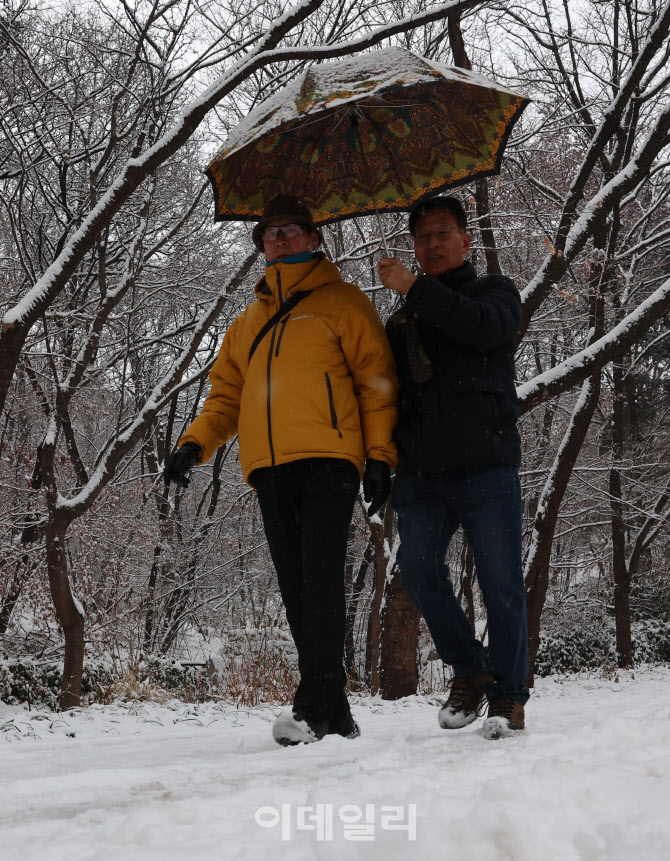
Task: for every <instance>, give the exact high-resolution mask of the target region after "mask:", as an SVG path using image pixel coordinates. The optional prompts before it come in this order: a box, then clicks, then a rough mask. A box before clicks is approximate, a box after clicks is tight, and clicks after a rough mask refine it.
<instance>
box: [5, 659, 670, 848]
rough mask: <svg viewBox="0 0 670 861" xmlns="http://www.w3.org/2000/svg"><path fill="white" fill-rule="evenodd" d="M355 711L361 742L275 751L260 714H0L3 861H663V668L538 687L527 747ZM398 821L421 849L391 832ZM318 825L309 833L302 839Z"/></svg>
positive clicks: (666, 689)
mask: <svg viewBox="0 0 670 861" xmlns="http://www.w3.org/2000/svg"><path fill="white" fill-rule="evenodd" d="M353 710H354V713H355V715H356V717H357V718H358V720H359V722H360V724H361V728H362V732H363V735H362V737H361V738H359V739H356V740H354V741H348V740H345V739H341V738H335V737H328V738H326V739H325V740H324V741H322V742H320V743H319V744H314V745H310V746H300V747H298V748H288V749H284V748H279V747H277V746H276V745H275V744H274V743H273V742H272V739H271V721H272V719H273V717H274V710H272V709H270V708H258V709H253V710H247V711H236V710H235V709H234V708H231V707H230V706H223V705H210V704H206V705H203V706H197V707H195V706H185V705H183V704H176V703H175V704H173V705H172V706H171V707H166V706H158V705H153V704H146V703H141V704H138V703H136V704H126V705H117V706H108V707H102V706H100V707H93V708H91V709H88V710H86V711H84V712H81V713H77V714H71V713H68V714H67V715H65V716H53V715H45V714H44V713H43V714H42V715H40V714H39V713H35V712H34V711H33V712H27V711H25V710H23V709H19V708H12V707H9V706H4V705H2V704H0V728H2V725H3V720H4V721H5V722H7V721H13V723H9V724H7V723H5V732H0V859H2V861H32V859H35V861H37V859H39V861H50V859H58V861H65V859H68V861H80V859H81V861H92V859H100V861H106V859H114V861H116V859H119V861H120V859H123V861H135V859H137V861H139V859H141V861H152V859H156V861H158V859H160V861H176V859H179V861H191V859H202V861H210V859H211V861H214V859H216V861H233V859H244V861H255V859H259V861H260V859H263V861H267V859H272V861H284V859H291V861H303V859H305V861H313V859H317V861H335V859H338V861H339V859H342V858H344V857H346V858H347V859H375V861H377V859H379V861H381V859H383V861H394V859H406V858H407V859H409V858H412V857H422V858H426V859H428V858H432V859H435V858H440V859H452V858H453V859H461V858H468V859H473V861H488V859H491V861H503V859H513V861H522V859H528V861H538V859H543V861H544V859H549V861H554V859H589V861H590V859H603V861H604V859H607V861H630V859H645V861H656V859H658V861H661V859H666V858H668V857H670V845H669V844H670V670H661V669H653V670H646V671H644V672H636V673H635V674H634V675H631V674H622V676H621V678H620V681H619V682H616V681H612V680H604V679H602V678H581V679H576V678H571V679H564V680H551V679H541V680H539V682H538V685H537V687H536V691H535V693H534V695H533V697H532V699H531V702H530V703H529V707H528V709H527V723H528V729H527V730H526V732H525V733H524V734H523V735H521V736H520V737H518V738H514V739H505V740H500V741H497V742H491V741H486V740H484V738H483V737H482V736H481V733H480V732H479V727H480V725H481V722H477V723H476V724H474V725H473V726H471V727H468V728H466V729H464V730H459V731H451V732H447V731H444V730H440V729H439V727H438V724H437V711H436V707H435V705H434V704H431V702H429V700H427V699H426V698H411V699H408V700H403V701H401V702H398V703H389V702H384V703H382V702H381V701H379V700H370V699H367V700H365V699H361V700H359V701H357V702H355V703H354V709H353ZM42 718H47V719H42ZM52 719H53V720H52ZM33 732H34V733H35V734H36V736H33V735H31V733H33ZM73 733H74V735H72V734H73ZM7 742H9V743H7ZM287 805H288V806H287ZM366 805H369V807H368V808H367V813H368V814H369V816H370V817H372V818H373V819H374V821H373V823H372V826H371V828H370V831H371V833H370V834H368V837H370V838H371V839H368V840H365V841H361V840H351V839H349V840H347V839H346V836H348V837H349V838H351V837H352V836H360V835H354V833H353V831H352V826H351V825H345V823H344V822H343V821H342V819H341V818H340V813H342V815H343V816H347V815H350V816H355V815H356V809H355V808H359V809H360V811H361V814H362V819H361V820H360V822H364V821H365V814H366ZM408 805H416V840H415V841H412V840H410V839H409V838H410V836H411V835H410V833H408V831H407V830H390V829H389V828H388V825H389V824H391V823H390V819H389V815H390V814H391V812H392V811H391V810H390V808H391V807H402V808H403V810H402V814H403V815H404V816H405V817H406V816H407V814H408V811H409V807H408ZM263 807H265V808H275V809H276V811H277V814H276V815H275V814H273V813H272V811H269V810H265V811H263V812H262V813H261V814H259V816H260V818H261V820H263V821H265V823H266V825H268V824H269V823H271V822H272V821H273V818H275V819H279V818H280V817H281V816H282V814H283V819H282V822H283V825H282V822H280V823H278V824H277V825H275V826H274V827H261V825H259V824H257V822H256V813H257V811H258V810H259V808H263ZM317 811H318V813H319V814H323V816H324V819H323V825H322V828H323V830H322V831H321V833H317V831H315V830H304V829H297V828H296V825H297V822H298V820H299V819H302V820H303V821H304V822H306V823H307V824H309V822H310V821H312V820H313V817H314V815H315V813H316V812H317ZM382 818H383V821H382ZM330 822H332V833H331V831H330V827H329V823H330ZM312 824H314V823H313V822H312ZM359 824H360V823H359ZM382 826H385V827H382ZM282 828H283V829H284V836H285V837H287V836H289V835H288V830H289V829H290V837H289V839H284V840H283V839H282ZM345 831H348V833H347V834H345ZM419 853H420V854H419Z"/></svg>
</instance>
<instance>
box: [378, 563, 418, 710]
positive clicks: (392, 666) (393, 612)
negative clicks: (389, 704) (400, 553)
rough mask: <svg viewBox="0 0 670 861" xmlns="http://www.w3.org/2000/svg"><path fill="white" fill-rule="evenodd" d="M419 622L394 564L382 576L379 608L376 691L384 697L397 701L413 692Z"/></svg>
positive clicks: (415, 675) (415, 677)
mask: <svg viewBox="0 0 670 861" xmlns="http://www.w3.org/2000/svg"><path fill="white" fill-rule="evenodd" d="M420 621H421V615H420V613H419V611H418V609H417V608H416V606H415V605H414V603H413V602H412V599H411V598H410V597H409V595H408V594H407V591H406V590H405V587H404V586H403V585H402V582H401V580H400V572H399V571H398V569H397V568H396V567H395V566H394V568H393V571H392V572H391V574H390V575H387V576H386V578H385V582H384V603H383V606H382V610H381V662H380V666H379V690H380V693H381V695H382V699H384V700H399V699H400V698H401V697H409V696H412V695H413V694H415V693H416V691H417V687H418V684H419V670H418V666H417V659H416V652H417V646H418V643H419V623H420Z"/></svg>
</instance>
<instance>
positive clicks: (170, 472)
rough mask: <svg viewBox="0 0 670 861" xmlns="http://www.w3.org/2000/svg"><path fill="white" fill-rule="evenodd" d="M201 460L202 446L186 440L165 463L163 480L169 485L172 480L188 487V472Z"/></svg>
mask: <svg viewBox="0 0 670 861" xmlns="http://www.w3.org/2000/svg"><path fill="white" fill-rule="evenodd" d="M199 460H200V446H199V445H198V444H197V443H195V442H185V443H184V445H183V446H182V447H181V448H178V449H177V450H176V451H173V452H172V454H171V455H170V457H169V458H168V459H167V461H166V463H165V470H164V471H163V481H164V482H165V483H166V484H167V485H169V484H170V482H171V481H174V483H175V484H178V485H180V486H181V487H188V483H189V477H188V473H189V472H190V471H191V470H192V469H193V467H194V466H195V465H196V463H197V462H198V461H199Z"/></svg>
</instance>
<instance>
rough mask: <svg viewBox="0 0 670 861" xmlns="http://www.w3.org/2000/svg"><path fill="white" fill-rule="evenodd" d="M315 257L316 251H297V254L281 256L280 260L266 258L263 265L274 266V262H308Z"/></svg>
mask: <svg viewBox="0 0 670 861" xmlns="http://www.w3.org/2000/svg"><path fill="white" fill-rule="evenodd" d="M315 257H316V251H299V252H298V253H297V254H291V256H290V257H283V258H282V259H281V260H266V261H265V266H266V267H268V266H274V265H275V263H309V261H310V260H314V258H315Z"/></svg>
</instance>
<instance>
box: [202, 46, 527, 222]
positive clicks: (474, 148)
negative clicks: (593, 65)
mask: <svg viewBox="0 0 670 861" xmlns="http://www.w3.org/2000/svg"><path fill="white" fill-rule="evenodd" d="M528 101H529V100H528V99H526V98H525V97H524V96H521V95H519V94H517V93H513V92H511V91H508V90H504V89H502V88H501V87H500V86H498V84H496V83H494V82H493V81H490V80H488V79H487V78H483V77H481V76H480V75H476V74H474V73H473V72H469V71H465V70H464V69H457V68H450V67H447V66H442V65H440V64H439V63H434V62H433V61H432V60H428V59H425V58H424V57H419V56H417V55H416V54H413V53H411V52H410V51H406V50H404V49H403V48H385V49H384V50H381V51H375V52H372V53H368V54H363V55H360V56H358V57H356V58H350V59H346V60H341V61H338V62H334V63H324V64H321V65H317V66H312V67H310V68H309V69H308V70H307V71H306V72H304V73H303V74H302V75H300V76H299V77H298V78H296V79H295V80H294V81H293V82H291V83H290V84H289V85H288V86H286V87H285V88H284V89H283V90H281V91H279V92H277V93H275V94H274V95H273V96H271V97H270V98H268V99H266V100H265V101H264V102H262V104H260V105H258V107H256V108H254V110H252V111H251V112H250V113H249V114H248V115H247V117H245V119H244V120H243V121H242V122H241V123H240V124H239V125H238V126H237V127H236V128H235V129H234V130H233V132H232V133H231V134H230V135H229V137H228V140H227V142H226V146H225V147H224V149H223V150H222V151H221V152H220V153H219V154H218V155H217V156H216V157H215V158H214V159H213V160H212V162H211V163H210V165H209V167H208V168H207V175H208V176H209V178H210V180H211V182H212V185H213V188H214V195H215V204H216V220H217V221H231V220H257V219H259V218H260V216H261V214H262V211H263V208H264V206H265V204H266V202H267V201H269V200H271V199H272V198H273V197H275V196H276V195H277V194H293V195H297V196H299V197H301V198H302V199H303V200H304V201H305V203H306V204H307V205H308V206H309V208H310V209H311V210H312V213H313V216H314V221H315V222H316V223H320V224H327V223H328V222H332V221H339V220H342V219H344V218H351V217H354V216H357V215H369V214H372V213H373V212H374V211H377V210H381V211H386V212H390V211H402V210H407V209H409V208H410V207H411V206H412V205H413V204H415V203H416V202H417V201H418V200H420V199H421V198H422V197H429V196H431V195H433V194H436V193H438V192H439V191H442V190H444V189H446V188H453V187H454V186H457V185H460V184H462V183H464V182H468V181H471V180H474V179H479V178H480V177H484V176H489V175H491V174H494V173H497V172H498V171H499V170H500V164H501V161H502V154H503V150H504V148H505V144H506V142H507V138H508V137H509V134H510V132H511V130H512V128H513V126H514V124H515V122H516V121H517V119H518V118H519V116H520V115H521V112H522V111H523V109H524V108H525V106H526V105H527V104H528Z"/></svg>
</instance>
